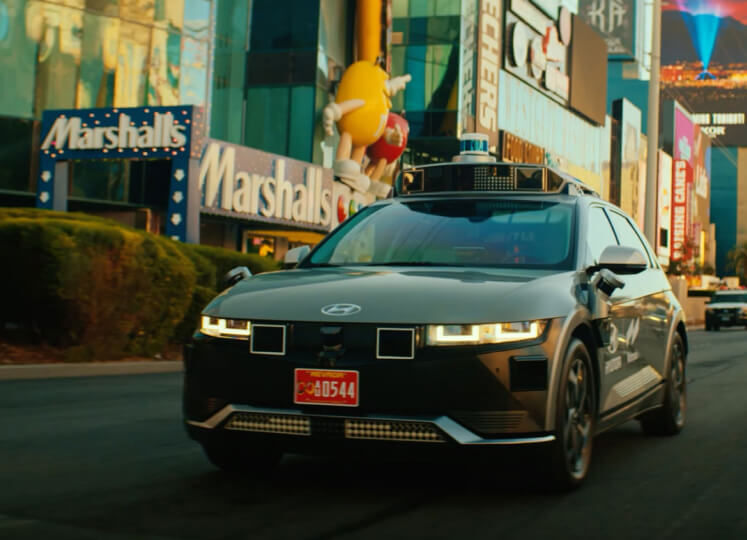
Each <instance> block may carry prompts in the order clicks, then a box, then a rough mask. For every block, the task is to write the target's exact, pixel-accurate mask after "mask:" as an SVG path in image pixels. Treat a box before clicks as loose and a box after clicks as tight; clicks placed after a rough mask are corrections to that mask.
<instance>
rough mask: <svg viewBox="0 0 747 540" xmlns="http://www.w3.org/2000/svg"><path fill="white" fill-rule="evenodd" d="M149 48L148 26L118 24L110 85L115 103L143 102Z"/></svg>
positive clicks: (127, 105) (125, 104)
mask: <svg viewBox="0 0 747 540" xmlns="http://www.w3.org/2000/svg"><path fill="white" fill-rule="evenodd" d="M149 52H150V31H149V28H147V27H145V26H142V25H140V24H134V23H126V22H122V23H121V24H120V27H119V55H118V61H117V76H116V79H115V85H114V105H115V106H116V107H140V106H142V105H145V90H146V78H147V72H148V53H149Z"/></svg>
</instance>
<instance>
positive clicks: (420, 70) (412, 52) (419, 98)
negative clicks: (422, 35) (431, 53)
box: [404, 45, 427, 111]
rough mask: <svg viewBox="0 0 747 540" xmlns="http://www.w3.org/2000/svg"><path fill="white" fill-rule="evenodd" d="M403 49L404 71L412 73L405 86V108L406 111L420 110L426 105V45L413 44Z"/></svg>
mask: <svg viewBox="0 0 747 540" xmlns="http://www.w3.org/2000/svg"><path fill="white" fill-rule="evenodd" d="M405 50H406V52H405V73H409V74H410V75H412V80H411V81H410V82H409V83H407V86H406V87H405V92H404V94H405V109H407V110H408V111H422V110H423V109H425V105H426V102H425V86H426V82H425V81H426V55H427V47H425V46H423V45H414V46H410V47H406V48H405Z"/></svg>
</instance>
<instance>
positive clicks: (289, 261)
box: [283, 246, 311, 268]
mask: <svg viewBox="0 0 747 540" xmlns="http://www.w3.org/2000/svg"><path fill="white" fill-rule="evenodd" d="M310 251H311V248H310V247H309V246H299V247H296V248H293V249H289V250H288V252H287V253H286V254H285V258H284V259H283V264H284V265H285V267H286V268H289V267H292V266H296V265H297V264H298V263H300V262H301V261H302V260H303V259H304V257H306V255H308V254H309V252H310Z"/></svg>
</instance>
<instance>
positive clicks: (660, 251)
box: [656, 150, 672, 264]
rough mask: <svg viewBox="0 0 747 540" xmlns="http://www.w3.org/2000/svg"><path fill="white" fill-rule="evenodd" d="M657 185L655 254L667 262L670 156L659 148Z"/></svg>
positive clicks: (670, 195) (669, 227)
mask: <svg viewBox="0 0 747 540" xmlns="http://www.w3.org/2000/svg"><path fill="white" fill-rule="evenodd" d="M657 176H658V178H659V185H658V194H657V205H656V207H657V219H656V222H657V223H658V224H659V226H658V228H657V233H656V255H657V256H658V257H659V262H661V263H663V264H669V256H670V253H671V229H672V158H671V156H670V155H669V154H666V153H665V152H663V151H662V150H659V172H658V175H657Z"/></svg>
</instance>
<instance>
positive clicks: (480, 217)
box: [304, 199, 574, 270]
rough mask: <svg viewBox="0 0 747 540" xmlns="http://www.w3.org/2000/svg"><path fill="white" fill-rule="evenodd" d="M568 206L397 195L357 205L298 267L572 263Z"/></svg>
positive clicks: (558, 266) (551, 266) (554, 265)
mask: <svg viewBox="0 0 747 540" xmlns="http://www.w3.org/2000/svg"><path fill="white" fill-rule="evenodd" d="M573 216H574V209H573V206H572V205H570V204H566V203H558V202H551V201H527V200H505V199H501V200H499V199H488V200H486V199H479V200H477V199H440V200H419V201H397V202H393V203H391V204H385V205H376V206H372V207H368V208H365V209H363V210H361V211H360V212H359V213H358V214H356V215H355V216H353V218H351V219H350V220H349V221H348V222H347V223H345V224H343V225H342V226H341V227H340V228H339V229H337V230H336V231H335V232H334V233H333V234H332V235H331V236H330V237H329V238H327V239H326V240H325V241H324V242H323V243H322V244H321V245H320V246H319V247H318V248H317V249H316V250H315V251H314V253H313V254H312V255H311V258H310V259H308V260H307V262H306V264H305V265H304V266H341V265H350V264H355V265H413V266H429V265H431V266H489V267H518V268H538V269H555V270H565V269H570V268H571V267H572V255H573V245H574V242H573V233H572V231H573V222H574V219H573Z"/></svg>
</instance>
